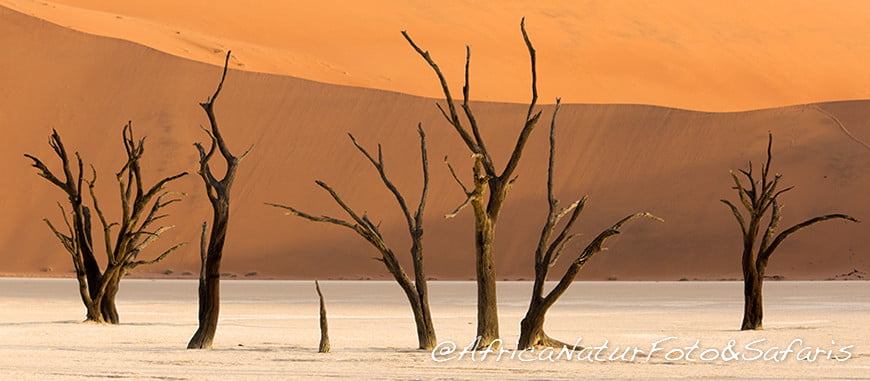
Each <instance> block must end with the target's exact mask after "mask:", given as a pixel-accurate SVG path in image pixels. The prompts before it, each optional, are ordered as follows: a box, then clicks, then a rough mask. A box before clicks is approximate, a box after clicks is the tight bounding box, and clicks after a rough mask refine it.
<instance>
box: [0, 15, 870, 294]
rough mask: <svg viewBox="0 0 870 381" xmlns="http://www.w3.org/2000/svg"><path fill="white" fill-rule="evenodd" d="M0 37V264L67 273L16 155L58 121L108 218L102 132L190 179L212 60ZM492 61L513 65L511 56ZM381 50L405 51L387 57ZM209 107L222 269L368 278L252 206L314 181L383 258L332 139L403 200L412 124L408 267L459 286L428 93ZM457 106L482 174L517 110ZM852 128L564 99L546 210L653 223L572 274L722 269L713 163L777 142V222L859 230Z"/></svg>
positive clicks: (529, 163)
mask: <svg viewBox="0 0 870 381" xmlns="http://www.w3.org/2000/svg"><path fill="white" fill-rule="evenodd" d="M460 34H461V33H460ZM421 37H422V34H421ZM538 41H541V42H542V46H541V51H542V57H541V58H542V62H546V61H547V60H548V59H547V54H552V53H544V52H545V47H546V46H547V44H546V42H547V40H546V39H543V38H538ZM513 42H514V43H516V41H513ZM482 45H485V44H482ZM0 46H2V49H0V55H2V56H0V123H2V124H0V126H2V127H0V128H2V133H3V138H2V139H0V155H2V156H0V168H2V172H0V173H2V176H0V210H2V211H3V218H2V220H0V273H15V272H37V271H40V269H44V268H49V267H50V268H51V269H52V273H55V274H66V273H68V271H69V270H70V269H71V265H70V263H69V258H68V255H67V254H66V253H65V252H64V251H63V250H62V248H61V246H60V245H59V244H58V243H57V242H56V241H55V239H54V237H53V236H52V235H51V234H50V232H49V231H48V230H47V228H46V227H45V226H44V224H43V223H42V222H41V221H40V219H41V218H43V217H50V218H53V219H57V218H58V217H59V211H58V209H57V207H56V205H55V202H56V201H63V195H62V193H61V192H60V191H59V190H57V189H56V188H54V187H53V186H51V185H50V184H49V183H47V182H46V181H44V180H43V179H41V178H39V177H38V176H37V175H36V173H35V170H34V169H33V168H30V167H29V163H28V161H27V160H26V159H25V158H24V157H23V156H22V154H23V153H25V152H27V153H31V154H35V155H37V156H39V157H42V158H44V159H46V161H47V162H49V163H50V165H52V166H55V167H56V164H57V163H56V161H55V160H52V159H51V156H50V149H49V147H48V145H47V144H46V138H47V136H48V134H49V133H50V130H51V128H57V129H58V130H59V131H60V132H61V134H62V136H63V137H64V141H65V142H66V144H67V146H68V147H70V149H75V150H78V151H79V152H81V153H82V155H83V157H84V159H85V160H86V161H87V162H88V163H93V164H94V165H95V166H96V168H97V170H99V171H100V174H101V177H100V179H99V181H98V187H101V188H100V189H101V193H100V194H101V195H102V197H103V199H102V200H103V201H102V203H103V205H106V208H107V209H108V210H107V212H109V213H112V212H113V210H112V208H111V207H110V205H112V204H114V203H115V201H114V198H112V196H115V193H114V192H115V191H116V186H115V185H114V184H113V183H112V176H111V173H112V172H113V171H116V170H117V169H118V168H119V165H120V164H121V163H120V160H121V156H122V154H121V152H122V147H121V146H120V141H119V140H120V128H121V126H122V125H123V124H124V123H125V122H126V121H127V120H133V121H134V126H135V127H136V128H137V131H138V133H139V134H144V135H148V144H147V151H146V159H145V160H146V165H147V167H146V168H147V169H148V172H147V173H146V176H147V177H148V178H149V179H152V181H153V180H154V179H156V178H158V176H166V175H169V174H173V173H177V172H180V171H193V170H194V168H195V163H196V160H197V155H196V152H195V150H194V147H193V146H192V143H193V142H195V141H203V140H204V139H205V138H206V136H205V135H204V133H203V132H202V131H201V130H200V129H199V125H202V124H205V123H206V120H205V118H204V114H203V113H202V111H201V110H200V109H199V107H198V106H197V102H199V101H203V100H204V99H205V98H206V96H208V95H210V94H211V93H212V91H213V90H214V86H215V85H216V81H217V79H218V77H219V69H218V68H216V67H214V66H212V65H208V64H204V63H199V62H194V61H191V60H187V59H182V58H179V57H176V56H172V55H168V54H165V53H163V52H159V51H156V50H154V49H151V48H148V47H144V46H142V45H138V44H135V43H131V42H127V41H122V40H117V39H109V38H103V37H96V36H92V35H87V34H84V33H80V32H76V31H72V30H69V29H66V28H63V27H59V26H56V25H53V24H50V23H48V22H46V21H43V20H39V19H35V18H32V17H29V16H25V15H23V14H20V13H17V12H13V11H10V10H7V9H5V8H0ZM505 54H506V56H507V57H510V59H517V60H520V59H524V58H522V54H523V53H522V51H511V52H505ZM239 57H240V59H241V60H242V61H244V60H245V56H243V55H241V54H240V55H239ZM378 59H379V60H381V61H383V62H387V61H389V60H391V59H392V58H390V59H386V58H378ZM395 59H396V60H397V62H398V61H401V60H413V59H416V58H415V57H414V56H413V53H412V52H410V51H403V52H402V54H397V56H396V57H395ZM549 60H550V61H553V59H552V58H550V59H549ZM409 66H410V67H409V68H408V69H407V70H408V72H409V73H410V72H416V73H418V74H417V75H418V76H419V79H417V80H419V81H423V80H424V79H428V80H430V81H434V78H432V75H430V73H429V72H427V71H426V70H425V67H423V66H422V65H418V64H410V63H409ZM508 66H510V65H508ZM544 74H546V75H544ZM544 74H542V83H541V88H542V90H543V89H546V91H547V92H552V91H553V87H554V84H555V83H557V82H559V81H558V80H557V79H556V78H553V76H552V75H550V72H546V73H544ZM453 78H456V77H455V76H453ZM507 85H508V83H506V84H505V86H507ZM511 86H512V89H513V88H514V87H513V85H511ZM481 87H482V86H481ZM516 87H517V88H524V87H525V84H524V85H522V86H519V85H517V86H516ZM517 91H520V90H519V89H518V90H517ZM216 107H217V114H218V117H219V118H220V121H221V123H222V125H223V128H224V131H225V134H226V136H227V139H228V141H229V143H230V144H231V146H232V147H233V149H234V150H235V151H237V152H240V151H241V150H243V149H244V148H246V147H247V146H248V145H250V144H254V145H255V147H254V151H253V152H252V153H251V155H250V156H249V157H248V158H247V159H246V160H245V161H244V162H243V164H242V165H241V168H240V170H239V177H238V179H237V183H236V186H235V188H234V190H233V192H234V193H233V206H232V212H231V213H232V217H231V218H232V220H231V227H230V231H229V240H228V242H227V248H226V252H225V256H224V264H225V270H226V271H227V272H232V273H237V274H244V273H247V272H252V271H257V272H259V273H261V274H264V275H272V276H280V277H288V278H312V277H319V278H324V277H333V278H338V277H353V278H356V277H373V278H384V277H387V276H388V275H387V274H386V271H385V270H384V268H383V267H382V265H381V264H380V263H378V262H375V261H373V260H371V259H370V258H371V257H372V256H374V255H375V252H374V251H373V250H372V249H370V248H369V247H368V246H367V245H366V244H364V243H363V242H362V241H361V240H360V239H359V238H358V237H356V236H355V235H354V234H353V233H352V232H350V231H348V230H347V229H342V228H339V227H334V226H326V225H320V224H314V223H311V222H307V221H303V220H301V219H298V218H293V217H287V216H284V215H283V214H282V213H281V211H279V210H277V209H274V208H271V207H267V206H264V205H263V202H279V203H287V204H292V205H295V206H297V207H299V208H301V209H304V210H306V211H309V212H311V213H328V214H331V215H335V216H341V214H340V213H339V210H338V208H337V207H335V206H334V205H333V203H332V202H331V200H330V199H329V197H328V196H327V195H325V194H324V193H323V192H321V191H320V190H319V188H317V187H316V186H315V185H314V184H313V181H314V180H315V179H320V180H323V181H326V182H328V183H330V184H331V185H332V186H334V187H335V189H337V190H338V191H339V192H341V194H342V195H343V196H344V197H345V199H346V201H347V202H348V203H349V204H350V205H352V206H354V207H355V208H357V209H358V210H361V211H362V210H365V211H367V212H368V214H369V216H370V217H371V218H373V219H382V220H383V225H382V230H383V231H384V232H385V233H386V234H387V236H388V239H390V241H391V242H392V243H393V245H394V247H395V248H396V250H397V251H398V252H400V253H401V252H402V251H403V250H404V249H405V248H406V247H407V246H408V241H407V239H406V238H405V237H406V231H405V227H404V226H403V224H404V222H403V220H402V219H401V216H400V214H399V213H398V210H397V208H396V207H395V205H394V200H392V199H391V198H390V195H389V193H388V192H387V191H386V190H385V189H384V188H383V186H382V184H380V182H379V180H378V179H377V177H376V176H375V173H374V171H373V170H372V168H370V166H368V165H367V163H366V162H364V160H363V159H362V158H361V157H360V155H359V154H358V153H357V152H355V151H354V150H353V149H352V148H353V147H352V146H351V144H350V142H349V141H348V139H347V137H346V135H345V134H346V133H347V132H351V133H353V134H355V135H356V136H357V137H358V139H359V141H360V142H361V143H362V144H363V145H365V146H367V147H374V146H375V144H377V143H379V142H380V143H382V144H383V147H384V152H385V157H386V160H387V166H388V171H389V173H390V174H391V175H392V177H393V179H394V180H395V183H396V185H397V186H398V187H399V188H400V189H402V190H403V191H404V192H406V195H407V197H408V198H409V199H412V200H413V199H416V195H417V193H416V192H418V191H419V189H420V177H419V162H418V151H417V137H416V131H415V127H416V124H417V122H420V121H422V123H423V125H424V126H425V128H426V131H427V133H428V135H429V142H430V146H429V152H430V158H431V167H432V183H431V188H430V195H431V196H430V202H429V205H428V208H427V215H426V218H427V219H426V224H427V235H426V242H425V245H426V258H427V266H428V269H429V271H430V274H431V275H432V276H434V277H438V278H451V279H468V278H470V277H472V276H473V273H474V271H473V263H474V262H473V254H472V251H473V249H472V247H473V237H472V233H471V231H470V229H471V223H472V218H471V215H470V214H469V213H467V212H468V211H466V212H464V214H462V215H461V216H460V217H458V218H456V219H453V220H445V219H444V218H443V215H444V214H445V213H448V212H449V211H451V210H452V209H453V208H454V207H455V206H456V205H458V203H459V202H460V201H461V200H462V196H461V194H460V192H459V190H458V188H457V187H456V185H455V184H454V183H453V181H452V180H451V179H450V176H449V174H448V171H447V169H446V167H445V166H444V165H443V164H442V163H441V161H440V158H442V157H443V156H445V155H447V156H449V157H450V158H451V160H452V162H453V163H454V165H455V166H456V167H457V168H458V170H459V172H460V173H461V174H462V175H463V176H465V177H466V178H467V177H468V176H469V175H470V173H469V172H470V170H469V165H470V160H469V155H468V153H467V152H466V151H465V150H464V149H462V147H461V145H460V141H459V139H458V138H457V137H456V136H455V133H454V132H453V131H452V130H451V129H450V128H449V126H448V125H447V124H446V123H445V122H444V121H443V120H441V119H440V115H439V114H438V111H437V109H436V108H435V101H434V100H433V99H429V98H421V97H417V96H410V95H403V94H399V93H393V92H386V91H381V90H373V89H364V88H355V87H344V86H337V85H329V84H323V83H318V82H313V81H308V80H302V79H296V78H291V77H285V76H276V75H270V74H259V73H252V72H245V71H231V72H230V73H229V76H228V78H227V83H226V86H225V87H224V92H223V93H222V96H221V98H220V99H219V100H218V102H217V106H216ZM473 107H474V108H475V110H476V112H477V114H478V119H479V121H480V123H481V124H482V126H483V127H482V128H483V133H484V134H485V135H486V136H487V137H488V139H489V140H488V142H489V147H490V150H491V151H493V153H494V155H495V157H496V161H497V164H499V165H503V162H504V160H505V154H506V153H507V152H508V150H509V149H510V147H511V146H512V144H513V142H514V141H515V138H516V133H517V132H518V129H519V128H520V127H521V123H520V120H521V118H522V117H523V116H524V113H525V107H526V106H524V105H521V104H505V103H475V104H474V105H473ZM551 112H552V108H551V107H550V106H547V107H544V114H545V118H546V119H549V117H550V113H551ZM868 123H870V101H852V102H836V103H825V104H819V105H803V106H794V107H786V108H778V109H769V110H762V111H751V112H741V113H704V112H692V111H683V110H676V109H669V108H661V107H652V106H635V105H582V104H573V105H566V106H565V107H564V108H563V111H562V113H561V114H560V120H559V126H560V127H559V128H560V129H559V132H558V134H559V148H558V149H559V157H558V166H557V168H556V170H557V173H558V180H557V182H556V186H557V189H558V193H559V197H560V198H561V199H563V200H564V202H569V201H570V200H572V199H574V198H577V197H579V196H580V195H582V194H589V196H590V201H589V204H588V206H587V209H586V211H585V212H584V214H583V216H582V217H581V222H580V223H579V226H578V228H579V229H580V231H582V232H583V233H584V234H585V237H587V239H588V238H589V237H591V236H592V235H593V234H596V233H597V232H598V231H600V229H602V228H604V227H605V226H608V224H610V223H612V222H614V221H615V220H616V219H618V218H620V217H622V216H624V215H626V214H628V213H632V212H635V211H641V210H647V211H650V212H652V213H654V214H656V215H658V216H661V217H663V218H665V219H666V220H667V222H666V223H655V222H648V221H642V222H638V223H636V224H633V225H631V226H629V227H628V228H626V229H625V231H624V234H622V235H621V236H619V237H617V238H615V239H614V240H613V241H612V243H611V244H610V247H611V250H610V251H608V252H607V253H605V254H603V255H601V256H599V257H596V258H595V259H594V260H593V261H592V262H590V264H589V265H588V267H587V269H586V270H584V272H583V273H582V275H581V279H587V280H588V279H605V278H607V277H617V278H618V279H668V280H674V279H679V278H683V277H685V278H689V279H692V278H706V279H710V278H733V277H738V276H739V253H740V243H739V237H738V228H737V226H736V223H735V221H733V217H732V216H731V215H730V213H729V211H728V210H727V208H726V207H725V206H724V205H722V204H721V203H720V202H719V199H721V198H730V199H734V197H735V195H734V194H733V193H732V192H733V191H732V190H730V186H731V179H730V177H729V175H728V172H727V171H728V169H729V168H737V167H740V166H744V165H745V164H746V162H747V161H748V160H755V161H756V163H757V162H759V161H760V160H761V159H762V153H763V150H764V147H765V144H766V135H767V131H772V132H773V134H774V135H775V137H776V142H775V146H774V155H775V163H774V166H775V168H776V170H777V171H779V172H782V173H784V174H785V177H784V178H783V184H787V185H796V186H797V189H796V190H794V191H792V192H790V193H787V194H786V195H784V196H783V202H784V203H785V218H784V221H783V224H793V223H796V222H798V221H800V220H801V219H804V218H807V217H810V216H813V215H816V214H819V213H825V212H848V213H850V214H852V215H854V216H856V217H858V218H859V219H864V220H867V219H870V203H868V202H867V195H868V190H870V174H868V171H867V168H870V149H868V147H867V145H866V144H864V143H866V142H870V124H868ZM545 128H546V127H544V126H541V127H539V130H537V131H536V132H535V133H534V134H533V136H532V140H531V142H530V147H528V150H527V153H526V155H525V156H524V160H523V162H522V164H521V165H520V169H519V179H518V181H517V183H516V185H515V187H514V189H513V191H512V193H511V196H510V199H509V201H508V203H507V206H506V209H505V211H504V213H503V216H502V218H501V220H500V225H499V232H498V247H497V250H498V254H497V255H498V259H497V261H498V262H497V263H498V268H497V270H498V273H499V277H500V278H522V277H525V278H528V277H529V276H530V274H531V273H532V268H531V262H532V259H531V258H532V249H533V247H534V242H535V240H536V238H537V235H538V232H539V229H540V226H541V223H542V218H543V214H544V207H545V199H544V179H545V169H546V167H545V166H546V155H545V153H546V147H547V145H546V133H545ZM844 128H845V130H844ZM846 130H848V131H849V134H846V133H845V131H846ZM174 189H176V190H181V191H185V192H188V196H187V197H186V199H185V201H184V202H183V203H182V204H179V205H177V207H175V209H174V214H173V216H172V217H171V219H170V222H171V223H173V224H175V225H177V228H176V229H175V230H173V231H172V234H166V236H165V237H164V239H163V240H162V242H163V245H164V246H166V245H168V244H170V243H171V242H176V241H180V240H187V241H191V242H192V244H191V245H189V246H188V247H186V248H184V249H182V250H180V251H179V252H177V253H175V254H174V255H173V256H172V257H171V258H170V259H168V260H167V261H166V262H165V263H162V264H160V265H157V266H155V267H152V268H151V270H150V271H153V272H163V271H164V270H166V269H172V270H174V271H175V272H176V274H178V273H181V272H182V271H195V269H197V268H198V262H199V256H198V252H197V250H196V247H197V246H198V245H197V244H196V241H197V239H198V237H199V232H198V229H199V223H200V222H201V221H202V220H204V219H206V218H209V217H208V216H209V212H208V205H207V201H206V199H205V196H204V195H203V190H202V185H201V183H200V179H199V178H198V177H196V176H189V177H187V178H185V179H183V180H182V181H180V182H178V183H177V184H176V186H175V188H174ZM867 229H868V226H867V224H866V223H864V224H847V223H844V222H832V223H826V225H820V226H817V227H813V228H811V230H810V231H804V232H801V233H799V234H797V235H795V236H794V240H792V241H790V242H787V243H786V244H784V245H783V246H782V247H781V249H780V252H779V253H778V254H777V255H776V257H775V258H774V259H773V260H772V263H771V268H770V269H769V273H770V274H780V275H784V276H786V277H788V278H809V279H820V278H828V277H831V276H834V275H836V274H840V273H846V272H849V271H851V270H852V269H853V268H858V269H863V270H864V271H866V270H867V268H868V265H870V255H868V251H867V250H868V249H867V248H868V246H870V234H868V230H867ZM580 241H583V240H582V239H581V240H580Z"/></svg>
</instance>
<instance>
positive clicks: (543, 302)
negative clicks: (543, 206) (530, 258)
mask: <svg viewBox="0 0 870 381" xmlns="http://www.w3.org/2000/svg"><path fill="white" fill-rule="evenodd" d="M560 108H561V103H560V100H559V99H556V107H555V109H554V110H553V119H552V120H551V121H550V156H549V158H550V160H549V162H548V165H547V206H548V211H547V220H546V222H545V223H544V227H543V229H541V236H540V238H539V239H538V246H537V249H536V250H535V282H534V285H533V288H532V298H531V301H530V302H529V309H528V311H527V312H526V316H525V317H523V320H522V321H521V322H520V339H519V341H518V342H517V345H518V347H519V348H522V349H525V348H533V347H562V346H568V347H570V346H571V345H569V344H565V343H563V342H561V341H559V340H556V339H553V338H551V337H550V336H548V335H547V334H546V333H545V332H544V320H545V319H546V316H547V311H549V309H550V307H552V306H553V304H554V303H556V300H558V299H559V297H561V296H562V295H563V294H564V293H565V291H567V290H568V287H569V286H571V283H572V282H573V281H574V279H575V278H576V277H577V274H578V273H579V272H580V270H581V269H582V268H583V266H585V265H586V262H588V261H589V259H591V258H592V257H593V256H594V255H595V254H598V253H600V252H601V251H603V250H606V248H604V246H603V245H604V242H605V241H606V240H607V239H608V238H610V237H612V236H614V235H617V234H619V233H620V230H619V229H620V228H622V226H623V225H624V224H625V223H627V222H628V221H631V220H633V219H635V218H640V217H647V218H652V219H655V220H658V221H662V219H661V218H658V217H656V216H653V215H652V214H649V213H646V212H644V213H636V214H632V215H629V216H627V217H625V218H623V219H621V220H619V221H618V222H616V223H615V224H613V226H611V227H610V228H608V229H607V230H604V231H602V232H601V233H599V234H598V235H597V236H596V237H595V238H594V239H593V240H592V241H591V242H589V244H588V245H586V247H585V248H584V249H583V250H582V251H580V252H579V253H578V254H577V256H576V257H575V258H574V261H573V262H571V264H570V265H569V266H568V269H567V270H566V271H565V274H564V275H562V278H561V279H560V280H559V283H557V284H556V286H555V287H553V289H551V290H550V292H548V293H546V295H545V294H544V287H545V283H546V281H547V278H548V276H549V274H550V269H551V268H552V267H553V266H555V265H556V262H557V261H558V260H559V258H560V256H561V255H562V252H564V251H565V249H566V248H567V247H568V244H569V243H570V242H571V241H572V240H574V239H575V238H577V237H578V236H579V235H580V234H578V233H570V231H571V228H572V227H573V226H574V223H575V222H577V218H578V217H579V216H580V213H581V212H582V211H583V207H584V206H585V205H586V199H587V196H583V197H582V198H580V199H579V200H577V201H574V202H573V203H571V204H570V205H568V206H567V207H565V208H562V209H559V200H557V199H556V197H555V194H554V192H553V170H554V169H553V167H554V165H555V161H556V115H558V113H559V109H560ZM569 215H570V217H569ZM565 217H568V220H567V222H565V223H564V224H562V227H561V228H559V225H560V223H561V222H562V220H563V219H564V218H565ZM557 232H558V233H557ZM556 233H557V234H556ZM554 234H556V235H555V237H554V236H553V235H554Z"/></svg>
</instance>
